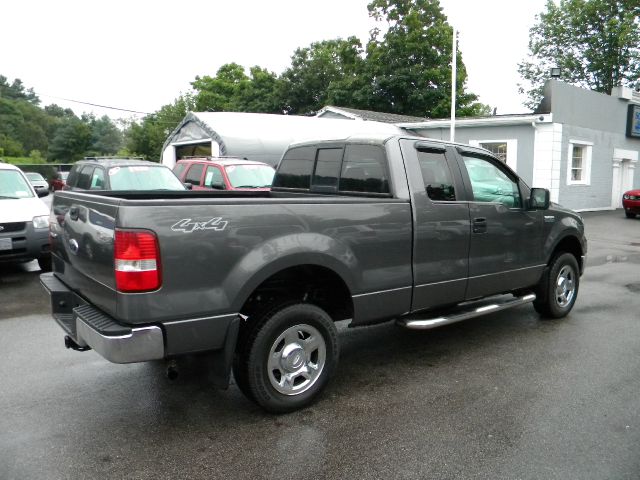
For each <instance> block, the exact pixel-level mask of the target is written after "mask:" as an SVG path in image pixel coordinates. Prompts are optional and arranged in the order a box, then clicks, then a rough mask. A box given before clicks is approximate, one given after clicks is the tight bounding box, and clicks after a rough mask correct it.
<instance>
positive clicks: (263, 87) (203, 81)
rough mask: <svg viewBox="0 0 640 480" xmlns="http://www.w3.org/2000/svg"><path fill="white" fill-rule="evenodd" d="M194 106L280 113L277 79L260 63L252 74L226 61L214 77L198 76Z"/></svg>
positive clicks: (225, 110) (206, 109) (234, 110)
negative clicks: (260, 65) (261, 66)
mask: <svg viewBox="0 0 640 480" xmlns="http://www.w3.org/2000/svg"><path fill="white" fill-rule="evenodd" d="M191 86H192V87H193V88H194V90H195V91H196V95H195V98H194V102H195V105H194V106H195V109H196V110H197V111H200V112H260V113H279V112H280V106H279V102H278V79H277V77H276V75H275V74H274V73H271V72H269V71H267V70H265V69H263V68H260V67H257V66H256V67H252V68H251V70H250V76H247V74H246V73H245V70H244V67H242V66H241V65H238V64H237V63H227V64H225V65H223V66H222V67H220V68H219V69H218V72H217V73H216V75H215V76H214V77H210V76H208V75H205V76H204V77H196V79H195V81H193V82H192V83H191Z"/></svg>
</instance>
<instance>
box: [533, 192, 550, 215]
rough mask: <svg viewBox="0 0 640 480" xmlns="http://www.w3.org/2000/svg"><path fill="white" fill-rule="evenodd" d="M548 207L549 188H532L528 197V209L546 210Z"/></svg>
mask: <svg viewBox="0 0 640 480" xmlns="http://www.w3.org/2000/svg"><path fill="white" fill-rule="evenodd" d="M548 208H549V190H547V189H546V188H532V189H531V196H530V197H529V209H530V210H547V209H548Z"/></svg>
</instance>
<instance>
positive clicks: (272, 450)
mask: <svg viewBox="0 0 640 480" xmlns="http://www.w3.org/2000/svg"><path fill="white" fill-rule="evenodd" d="M584 217H585V221H586V226H587V236H588V240H589V257H588V263H587V270H586V273H585V275H584V276H583V277H582V281H581V285H580V291H579V296H578V300H577V303H576V306H575V308H574V310H573V311H572V313H571V314H570V315H569V316H568V317H567V318H565V319H562V320H556V321H548V320H547V321H542V320H540V319H539V317H538V316H537V314H536V313H535V312H534V310H533V308H532V307H531V306H523V307H518V308H516V309H512V310H507V311H503V312H498V313H495V314H492V315H488V316H485V317H481V318H477V319H473V320H469V321H467V322H463V323H459V324H454V325H450V326H446V327H442V328H440V329H437V330H432V331H428V332H414V331H407V330H403V329H401V328H400V327H397V326H395V325H394V324H392V323H386V324H382V325H378V326H374V327H367V328H362V329H349V330H347V329H341V332H340V346H341V358H340V365H339V367H338V370H337V373H336V375H335V377H334V379H333V380H332V382H331V383H330V384H329V386H328V388H327V390H326V391H325V394H324V395H323V396H322V398H321V399H320V401H318V402H317V403H316V404H314V405H313V406H311V407H310V408H307V409H305V410H302V411H299V412H295V413H292V414H289V415H269V414H266V413H264V412H263V411H262V410H260V409H259V408H258V407H256V406H255V405H254V404H252V403H251V402H249V401H248V400H247V399H245V398H244V397H243V396H242V394H241V393H240V392H239V390H238V389H237V387H236V386H235V385H231V386H230V388H229V389H228V390H226V391H221V390H217V389H215V388H214V387H213V386H212V385H211V383H210V381H209V379H208V375H207V372H206V368H204V367H203V366H202V362H199V361H198V359H196V358H193V359H187V360H186V361H184V362H182V365H181V375H180V377H179V378H178V379H177V380H175V381H170V380H168V379H167V378H166V377H165V376H164V368H165V367H164V364H163V363H162V362H156V363H146V364H131V365H115V364H111V363H108V362H107V361H105V360H103V359H102V358H101V357H100V356H99V355H98V354H96V353H94V352H92V351H89V352H85V353H78V352H74V351H71V350H66V349H65V348H64V346H63V335H62V331H61V330H60V328H59V327H58V326H57V325H56V324H55V322H54V321H53V320H52V319H51V318H50V315H49V304H48V297H47V295H46V294H45V292H44V291H43V289H42V288H41V287H40V285H39V282H38V275H39V273H40V272H39V270H38V266H37V263H36V262H30V263H28V264H22V265H18V266H14V267H7V266H6V265H0V355H1V356H0V359H1V361H0V412H1V415H0V479H2V480H11V479H15V480H26V479H88V478H100V479H223V478H224V479H227V478H242V479H244V478H250V479H262V478H265V479H266V478H269V479H270V478H279V479H301V478H308V479H325V478H326V479H369V478H371V479H374V478H375V479H378V478H380V479H382V478H384V479H387V478H393V479H396V478H398V479H431V478H433V479H476V478H478V479H484V478H490V479H564V480H567V479H638V478H640V400H639V399H640V374H639V372H640V219H636V220H627V219H625V218H624V214H623V213H622V212H621V211H620V210H618V211H616V212H599V213H587V214H584Z"/></svg>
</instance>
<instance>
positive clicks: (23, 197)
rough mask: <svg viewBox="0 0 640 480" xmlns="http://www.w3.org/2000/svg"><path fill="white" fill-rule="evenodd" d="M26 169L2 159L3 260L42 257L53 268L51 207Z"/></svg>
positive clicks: (0, 255)
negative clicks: (50, 225)
mask: <svg viewBox="0 0 640 480" xmlns="http://www.w3.org/2000/svg"><path fill="white" fill-rule="evenodd" d="M46 195H49V191H48V190H46V189H45V190H44V191H43V192H38V193H37V194H36V192H35V190H34V189H33V187H32V186H31V184H30V183H29V180H27V178H26V177H25V175H24V173H22V170H20V169H19V168H18V167H15V166H13V165H10V164H8V163H2V162H0V263H2V262H24V261H28V260H33V259H36V260H38V265H40V268H41V269H42V270H45V271H49V270H51V253H50V251H49V208H48V207H47V206H46V205H45V204H44V202H43V201H42V200H40V199H39V198H38V196H43V197H44V196H46Z"/></svg>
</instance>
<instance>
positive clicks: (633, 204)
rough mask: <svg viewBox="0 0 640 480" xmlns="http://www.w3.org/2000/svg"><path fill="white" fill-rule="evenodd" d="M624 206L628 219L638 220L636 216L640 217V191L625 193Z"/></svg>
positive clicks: (623, 196)
mask: <svg viewBox="0 0 640 480" xmlns="http://www.w3.org/2000/svg"><path fill="white" fill-rule="evenodd" d="M622 206H623V207H624V214H625V215H626V216H627V218H636V215H640V189H638V190H629V191H628V192H624V195H622Z"/></svg>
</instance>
